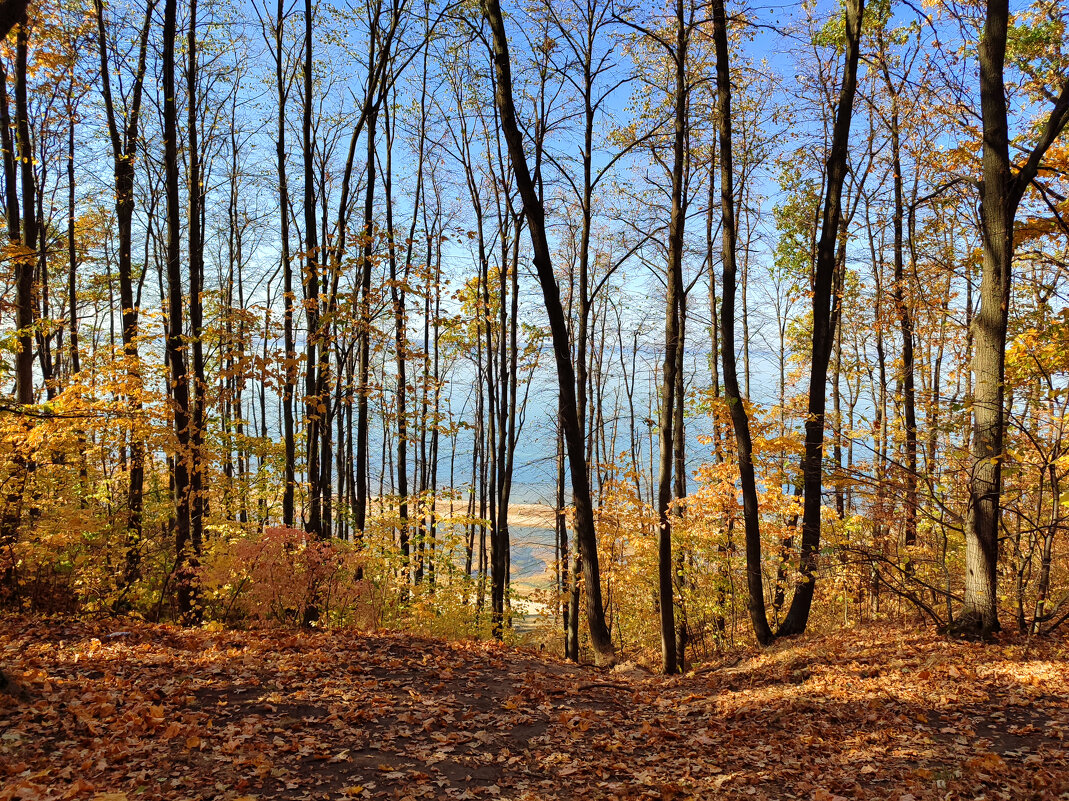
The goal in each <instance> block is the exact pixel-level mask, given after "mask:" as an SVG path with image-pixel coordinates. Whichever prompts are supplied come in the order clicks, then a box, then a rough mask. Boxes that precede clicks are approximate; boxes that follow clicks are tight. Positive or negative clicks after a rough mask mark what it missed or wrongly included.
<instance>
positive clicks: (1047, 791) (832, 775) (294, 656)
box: [0, 618, 1069, 801]
mask: <svg viewBox="0 0 1069 801" xmlns="http://www.w3.org/2000/svg"><path fill="white" fill-rule="evenodd" d="M1066 653H1067V649H1066V647H1065V643H1045V644H1042V645H1041V648H1040V649H1039V650H1037V649H1036V647H1035V646H1033V647H1032V648H1031V652H1030V653H1028V654H1026V653H1025V649H1024V646H1023V645H1017V644H1012V643H1010V644H1004V645H1003V646H1001V647H999V646H980V645H970V644H960V643H947V642H944V641H942V640H940V639H939V638H937V637H935V636H929V635H908V634H903V633H900V632H896V631H893V630H890V629H878V630H859V631H853V632H845V633H842V634H840V635H837V636H836V637H828V638H823V639H819V638H818V639H811V640H805V641H801V642H796V643H793V644H789V645H784V646H780V647H778V648H775V649H772V650H771V651H768V652H764V653H761V654H747V655H745V657H746V658H744V659H742V660H741V661H738V662H737V663H736V664H733V665H732V666H730V667H728V666H724V667H721V668H719V669H710V670H704V671H701V672H699V673H698V674H696V675H690V676H685V677H678V678H671V679H665V678H662V677H658V676H651V675H649V674H647V673H645V672H643V671H640V670H630V671H627V670H624V671H620V670H617V671H613V672H598V671H594V670H592V669H590V668H579V667H575V666H572V665H568V664H565V663H561V662H557V661H553V660H547V659H541V658H536V657H534V656H532V655H531V654H528V653H525V652H521V651H515V650H509V649H505V648H502V647H498V646H495V645H493V644H482V643H452V644H451V643H443V642H439V641H432V640H423V639H418V638H413V637H411V636H410V635H401V634H374V635H366V634H361V633H355V632H333V633H312V634H295V633H292V632H281V633H277V632H276V633H271V632H258V633H248V632H206V631H181V630H177V629H173V628H169V627H163V626H148V625H144V624H139V623H133V622H129V621H119V622H116V621H109V622H102V623H96V624H84V623H76V622H70V621H68V622H63V623H59V624H56V625H53V626H42V625H35V624H33V623H31V622H30V621H28V620H24V619H12V618H7V619H0V665H2V666H3V667H4V668H5V669H6V670H7V671H8V672H9V674H10V675H11V676H12V677H13V678H14V679H15V680H16V681H17V682H18V683H19V684H20V685H21V687H22V689H23V691H24V693H25V698H24V699H23V700H20V701H15V700H13V699H12V698H11V697H10V696H0V788H2V789H0V799H23V801H30V799H67V798H72V799H79V798H81V799H97V801H122V799H123V798H125V799H127V801H133V800H134V799H158V798H166V799H209V798H219V799H239V798H240V799H243V801H248V799H249V798H256V799H268V798H279V799H326V798H330V799H337V798H364V799H367V798H376V799H394V798H396V799H419V798H427V799H470V798H497V799H506V798H508V799H551V798H552V799H573V798H606V799H608V798H618V799H638V798H654V799H685V798H694V799H705V798H714V797H740V798H806V799H817V800H818V801H828V800H829V799H833V798H836V797H846V798H862V797H874V798H894V799H899V801H910V799H920V798H947V797H950V798H974V797H979V796H980V795H981V794H986V797H989V798H999V797H1002V798H1012V799H1018V798H1056V797H1057V796H1058V795H1059V794H1060V793H1061V792H1064V791H1066V790H1069V768H1067V766H1066V760H1067V751H1066V743H1065V738H1066V737H1067V736H1069V712H1067V708H1066V707H1067V704H1069V666H1067V664H1066V662H1065V660H1064V657H1065V655H1066ZM735 659H736V660H737V659H738V657H737V656H736V657H735Z"/></svg>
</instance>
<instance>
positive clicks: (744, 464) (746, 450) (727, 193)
mask: <svg viewBox="0 0 1069 801" xmlns="http://www.w3.org/2000/svg"><path fill="white" fill-rule="evenodd" d="M713 39H714V45H715V48H716V98H717V116H718V118H719V123H720V137H719V138H720V237H721V254H722V255H721V258H722V263H723V288H722V298H721V307H720V330H721V337H722V343H723V344H722V346H721V348H722V353H723V362H724V370H723V379H724V398H725V400H726V401H727V405H728V412H729V413H730V414H731V423H732V427H733V428H734V430H735V447H736V449H737V451H738V460H739V478H740V483H741V485H742V504H743V523H744V530H745V543H746V586H747V590H748V592H749V604H748V605H749V609H750V621H751V623H752V624H753V629H754V636H755V637H757V641H758V642H759V643H760V644H761V645H768V644H769V643H771V642H772V640H773V636H772V630H771V629H770V628H769V625H768V616H767V613H766V611H765V590H764V582H763V580H762V573H761V523H760V510H759V508H758V505H757V481H756V478H755V476H754V466H753V445H752V440H751V437H750V420H749V417H748V416H747V414H746V407H745V406H744V405H743V399H742V397H741V395H740V393H739V377H738V367H737V365H736V361H735V353H736V351H735V348H736V345H735V287H736V275H737V272H738V265H737V260H736V244H735V243H736V237H737V228H736V223H735V178H734V161H733V158H732V152H733V151H732V141H731V140H732V137H731V125H732V117H731V71H730V64H729V61H728V59H729V55H728V36H727V18H726V14H725V12H724V2H723V0H713ZM710 180H711V179H710Z"/></svg>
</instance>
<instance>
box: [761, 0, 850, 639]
mask: <svg viewBox="0 0 1069 801" xmlns="http://www.w3.org/2000/svg"><path fill="white" fill-rule="evenodd" d="M864 6H865V2H864V0H847V2H846V28H845V30H846V65H845V67H844V68H843V83H842V88H841V89H840V92H839V106H838V109H837V110H836V114H835V124H834V127H833V129H832V144H831V152H830V153H829V154H828V165H827V176H828V185H827V194H826V195H825V198H824V212H823V219H822V222H821V231H820V240H819V242H818V243H817V257H816V264H815V265H814V280H813V343H812V350H811V364H810V372H809V404H808V408H807V414H806V422H805V454H804V456H803V458H802V480H803V485H804V493H805V494H804V499H803V505H802V542H801V557H800V564H799V571H800V573H801V578H800V581H799V583H798V585H797V586H796V587H795V591H794V597H793V598H792V599H791V606H790V609H789V610H788V611H787V617H786V618H784V620H783V624H782V625H781V626H780V627H779V630H778V631H777V636H789V635H794V634H801V633H802V632H804V631H805V627H806V624H807V623H808V622H809V610H810V608H811V607H812V604H813V592H814V590H815V588H816V575H815V573H816V567H817V559H818V555H819V552H820V523H821V514H820V511H821V507H822V505H823V503H822V497H821V496H822V489H823V479H824V412H825V408H826V404H827V382H828V361H829V360H830V358H831V349H832V344H833V343H834V341H835V320H836V317H837V307H838V304H839V298H837V297H834V296H833V292H832V285H833V283H834V279H835V272H836V268H837V259H836V244H837V242H838V240H839V234H840V231H839V226H840V221H841V219H842V193H843V183H844V181H845V180H846V173H847V156H848V145H849V139H850V121H851V119H852V117H853V110H854V94H855V92H856V90H857V64H858V56H859V53H860V45H861V24H862V17H863V14H864Z"/></svg>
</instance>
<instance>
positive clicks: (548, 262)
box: [482, 0, 615, 664]
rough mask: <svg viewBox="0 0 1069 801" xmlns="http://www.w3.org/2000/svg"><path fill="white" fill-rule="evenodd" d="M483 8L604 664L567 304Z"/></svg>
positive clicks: (495, 28) (508, 76)
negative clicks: (546, 332) (552, 365)
mask: <svg viewBox="0 0 1069 801" xmlns="http://www.w3.org/2000/svg"><path fill="white" fill-rule="evenodd" d="M482 10H483V15H484V16H485V17H486V21H487V23H488V25H489V26H490V30H491V33H492V35H493V49H494V68H495V72H496V75H497V91H496V92H495V95H496V97H495V100H496V103H497V106H498V111H499V112H500V115H501V129H502V133H503V134H504V136H505V140H506V142H507V144H508V152H509V157H510V158H511V160H512V168H513V171H514V173H515V176H516V186H517V188H518V189H519V192H520V196H521V198H522V199H523V210H524V214H525V216H526V218H527V228H528V231H529V232H530V235H531V246H532V250H533V251H534V254H533V255H534V265H535V269H536V271H537V273H538V279H539V283H540V284H541V287H542V296H543V300H544V302H545V305H546V313H547V316H548V317H549V324H550V334H551V337H552V341H553V352H554V357H555V359H556V363H557V383H558V386H559V390H560V409H561V423H562V425H563V426H564V435H565V441H566V442H567V444H568V461H569V466H570V468H571V476H572V498H573V502H574V503H575V518H576V524H575V528H576V537H577V539H578V540H579V542H580V544H581V545H580V547H581V549H582V554H583V570H584V578H585V580H586V587H587V623H588V625H589V627H590V642H591V646H592V647H593V649H594V653H595V659H596V660H597V662H598V664H611V663H612V662H614V661H615V652H614V649H613V645H612V640H611V639H610V638H609V630H608V628H607V627H606V625H605V611H604V608H603V606H602V599H601V576H600V571H599V569H598V553H597V535H596V532H595V529H594V510H593V507H592V506H591V500H590V482H589V479H588V476H587V463H586V453H585V447H584V442H583V429H582V426H580V424H579V417H578V414H577V411H576V396H575V371H574V369H573V367H572V362H571V346H570V344H569V341H568V326H567V322H566V320H565V318H564V309H563V308H562V306H561V301H560V289H559V287H558V286H557V280H556V277H555V276H554V275H553V262H552V258H551V256H550V246H549V240H548V239H547V238H546V226H545V211H544V209H543V207H542V203H541V202H540V201H539V199H538V195H537V192H536V190H535V185H534V181H533V180H532V179H531V174H530V172H529V171H528V167H527V159H526V156H525V155H524V151H523V137H522V135H521V133H520V128H519V124H518V123H517V121H516V110H515V106H514V101H513V96H512V70H511V65H510V63H509V51H508V39H507V38H506V35H505V22H504V17H503V16H502V14H501V6H500V4H499V2H498V0H483V3H482Z"/></svg>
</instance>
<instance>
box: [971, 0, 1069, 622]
mask: <svg viewBox="0 0 1069 801" xmlns="http://www.w3.org/2000/svg"><path fill="white" fill-rule="evenodd" d="M1008 27H1009V4H1008V2H1007V1H1006V0H988V2H987V3H986V15H985V18H984V27H983V33H982V36H981V38H980V46H979V51H978V57H979V62H980V113H981V117H982V120H983V155H982V159H981V180H980V232H981V238H982V244H983V261H982V263H981V282H980V308H979V310H978V311H977V313H976V317H975V318H974V320H973V325H972V327H973V335H974V336H975V338H976V349H975V351H974V353H973V361H972V371H973V374H974V376H975V381H976V386H975V389H974V391H973V398H972V407H973V431H972V469H971V471H970V475H969V509H968V522H967V524H966V529H965V546H966V553H965V599H964V605H963V608H962V610H961V612H960V614H959V615H958V618H957V620H956V621H955V622H954V625H953V630H954V631H955V632H957V633H959V634H961V635H965V636H982V637H986V636H989V635H991V634H992V633H993V632H996V631H998V629H999V620H998V595H997V589H998V588H997V576H998V541H999V523H1000V502H1001V495H1002V468H1003V462H1004V461H1005V452H1004V442H1005V437H1006V417H1005V399H1006V388H1005V378H1006V330H1007V325H1008V321H1009V309H1010V292H1011V288H1012V284H1013V251H1014V243H1013V234H1014V220H1015V218H1016V216H1017V210H1018V208H1019V207H1020V205H1021V200H1022V198H1023V197H1024V195H1025V192H1027V191H1028V189H1029V186H1030V185H1031V184H1032V182H1033V180H1035V178H1036V176H1037V174H1038V173H1039V168H1040V165H1041V163H1042V162H1043V157H1044V155H1045V154H1046V153H1047V151H1048V150H1049V149H1050V148H1051V146H1052V145H1053V144H1054V143H1055V141H1056V140H1057V139H1058V137H1059V136H1060V135H1061V133H1062V131H1063V130H1064V129H1065V127H1066V123H1067V122H1069V78H1063V80H1062V86H1061V88H1060V92H1059V95H1058V96H1057V98H1056V99H1055V101H1054V105H1053V107H1052V108H1051V109H1050V112H1049V114H1048V116H1047V118H1046V121H1045V122H1044V124H1043V126H1042V128H1041V129H1040V134H1039V138H1038V139H1037V140H1036V142H1035V144H1034V145H1033V146H1032V148H1031V150H1030V151H1029V152H1028V155H1027V158H1026V159H1025V161H1024V163H1023V164H1021V165H1020V166H1019V167H1016V168H1015V167H1014V164H1013V162H1012V161H1011V160H1010V135H1009V121H1008V111H1007V102H1006V83H1005V75H1004V73H1005V68H1006V39H1007V30H1008Z"/></svg>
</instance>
